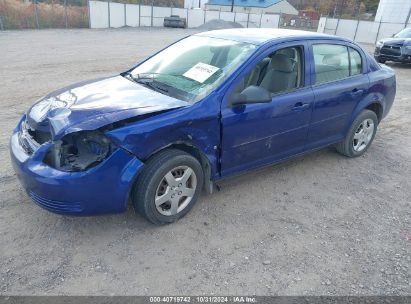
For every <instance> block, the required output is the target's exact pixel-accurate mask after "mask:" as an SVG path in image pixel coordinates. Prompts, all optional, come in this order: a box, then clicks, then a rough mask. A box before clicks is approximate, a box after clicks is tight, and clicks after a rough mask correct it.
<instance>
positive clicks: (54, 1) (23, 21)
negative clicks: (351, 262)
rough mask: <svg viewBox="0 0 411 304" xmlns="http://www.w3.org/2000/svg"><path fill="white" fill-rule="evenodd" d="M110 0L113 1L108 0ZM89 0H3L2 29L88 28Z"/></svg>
mask: <svg viewBox="0 0 411 304" xmlns="http://www.w3.org/2000/svg"><path fill="white" fill-rule="evenodd" d="M105 2H106V3H108V4H109V3H111V1H110V0H106V1H105ZM116 2H118V3H124V4H125V3H128V4H139V5H149V6H159V7H162V6H163V7H164V6H166V7H175V8H178V7H182V6H183V3H184V2H183V0H119V1H116ZM89 19H90V16H89V2H88V0H0V30H11V29H43V28H87V27H89V26H90V21H89Z"/></svg>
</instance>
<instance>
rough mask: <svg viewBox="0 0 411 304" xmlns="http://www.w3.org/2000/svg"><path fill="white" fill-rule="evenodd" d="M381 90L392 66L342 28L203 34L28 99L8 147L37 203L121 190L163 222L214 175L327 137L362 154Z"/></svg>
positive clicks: (98, 203) (75, 205) (115, 203)
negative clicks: (336, 32) (114, 71)
mask: <svg viewBox="0 0 411 304" xmlns="http://www.w3.org/2000/svg"><path fill="white" fill-rule="evenodd" d="M395 92H396V80H395V75H394V72H393V70H392V69H391V68H389V67H387V66H380V65H379V64H378V63H377V62H375V60H374V58H372V57H371V56H370V55H368V54H367V52H365V51H364V50H363V49H362V48H361V47H360V46H358V45H357V44H356V43H354V42H352V41H350V40H347V39H345V38H340V37H335V36H329V35H324V34H317V33H310V32H302V31H292V30H280V29H230V30H218V31H211V32H204V33H199V34H196V35H193V36H189V37H187V38H184V39H182V40H180V41H178V42H176V43H174V44H172V45H170V46H169V47H167V48H165V49H164V50H162V51H160V52H158V53H157V54H155V55H153V56H151V57H149V58H148V59H146V60H144V61H143V62H141V63H139V64H138V65H137V66H135V67H133V68H131V69H130V70H128V71H126V72H124V73H121V74H120V75H116V76H112V77H107V78H104V79H98V80H94V81H87V82H82V83H78V84H74V85H71V86H69V87H67V88H64V89H60V90H57V91H55V92H53V93H50V94H48V95H46V96H45V97H44V98H41V99H40V100H39V101H38V102H37V103H35V104H34V105H33V106H32V107H31V108H30V109H29V110H28V111H27V113H26V114H24V115H23V117H22V118H21V121H20V122H19V123H18V125H17V127H16V129H15V130H14V132H13V135H12V137H11V144H10V149H11V158H12V162H13V166H14V169H15V171H16V173H17V175H18V177H19V179H20V181H21V182H22V184H23V186H24V188H25V189H26V190H27V193H28V195H29V196H30V197H31V199H32V200H33V201H34V202H35V203H37V204H38V205H40V206H41V207H43V208H45V209H47V210H50V211H52V212H56V213H62V214H71V215H94V214H101V213H113V212H120V211H124V210H126V206H127V203H128V202H129V200H131V201H132V203H133V205H134V207H135V209H136V210H137V211H138V212H139V213H140V214H141V215H143V216H144V217H145V218H146V219H148V220H149V221H151V222H153V223H155V224H165V223H170V222H173V221H175V220H177V219H179V218H181V217H182V216H184V215H185V214H186V213H187V212H188V211H189V210H190V209H191V208H192V207H193V205H194V203H195V202H196V200H197V198H198V196H199V195H200V193H201V191H202V190H205V191H206V192H212V190H213V185H214V183H216V182H218V181H219V180H221V179H223V178H225V177H228V176H232V175H235V174H238V173H241V172H245V171H249V170H252V169H255V168H258V167H261V166H264V165H269V164H272V163H276V162H279V161H282V160H285V159H289V158H291V157H293V156H296V155H300V154H302V153H306V152H309V151H313V150H317V149H320V148H323V147H327V146H330V145H335V147H336V149H337V151H339V152H340V153H341V154H343V155H345V156H348V157H357V156H360V155H362V154H363V153H364V152H365V151H366V150H367V149H368V147H369V146H370V144H371V143H372V141H373V139H374V136H375V134H376V131H377V126H378V124H379V123H380V122H381V120H382V119H383V118H384V117H385V116H386V115H387V114H388V112H389V110H390V108H391V106H392V104H393V101H394V97H395ZM356 165H358V164H356ZM253 203H255V202H253ZM256 206H258V204H257V205H256Z"/></svg>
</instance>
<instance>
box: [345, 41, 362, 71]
mask: <svg viewBox="0 0 411 304" xmlns="http://www.w3.org/2000/svg"><path fill="white" fill-rule="evenodd" d="M348 49H349V50H350V60H351V73H350V75H351V76H353V75H358V74H361V73H362V59H361V55H360V53H358V51H356V50H354V49H353V48H348Z"/></svg>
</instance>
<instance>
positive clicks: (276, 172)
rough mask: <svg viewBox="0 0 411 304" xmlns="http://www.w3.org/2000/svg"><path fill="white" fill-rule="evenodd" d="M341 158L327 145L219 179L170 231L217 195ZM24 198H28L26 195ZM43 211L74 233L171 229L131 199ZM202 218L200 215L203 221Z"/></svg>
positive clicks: (194, 218) (193, 222)
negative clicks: (115, 209)
mask: <svg viewBox="0 0 411 304" xmlns="http://www.w3.org/2000/svg"><path fill="white" fill-rule="evenodd" d="M341 158H342V156H341V155H339V154H338V153H336V152H335V149H334V148H332V147H329V148H325V149H322V150H319V151H315V152H311V153H307V154H304V155H301V156H297V157H294V158H291V159H289V160H286V161H282V162H279V163H277V164H271V165H267V166H265V167H261V168H258V169H253V170H250V171H248V172H245V173H243V174H240V175H236V176H233V177H228V178H226V179H223V180H221V181H219V182H218V186H219V187H220V190H216V193H214V194H211V195H206V194H203V195H202V196H200V198H199V202H198V203H197V204H196V205H195V206H194V208H193V210H191V212H189V213H188V215H187V216H186V217H184V218H182V219H181V220H179V221H178V222H176V223H173V224H171V226H172V227H173V228H172V230H180V229H182V227H187V226H197V225H200V224H201V223H202V222H203V220H204V218H203V217H204V214H202V211H201V209H204V208H206V209H208V208H209V207H210V205H209V204H211V203H215V204H219V198H220V199H221V198H224V199H227V197H226V195H228V199H230V198H231V196H230V195H231V194H233V193H241V191H242V190H243V189H250V188H255V187H258V186H259V185H264V184H265V185H266V186H267V187H270V186H271V185H273V184H276V183H281V182H284V180H283V179H284V176H283V175H284V174H283V173H284V172H287V171H289V170H291V169H296V170H299V167H301V170H303V168H304V170H307V168H313V167H318V165H317V164H318V162H321V161H323V160H324V159H326V161H328V162H330V161H331V162H335V163H336V165H338V160H339V159H341ZM310 182H311V181H310ZM27 200H29V199H28V198H27ZM30 203H31V202H30ZM213 210H214V211H213ZM209 212H216V209H213V208H211V210H209ZM46 213H47V214H48V216H47V217H48V219H50V220H51V218H54V217H58V221H59V222H60V224H61V226H62V227H65V228H64V229H67V228H68V229H70V230H72V231H73V230H74V231H76V232H87V234H88V235H90V234H91V235H93V236H96V237H97V236H101V235H105V234H115V235H118V234H120V233H121V231H123V232H124V231H127V230H130V229H131V230H133V234H134V233H141V234H152V233H156V232H159V233H162V231H165V229H167V230H169V229H170V225H163V226H156V225H154V224H152V223H150V222H148V221H147V220H146V219H145V218H143V217H142V216H140V215H139V214H137V213H136V212H135V211H134V208H133V207H132V204H131V202H129V204H128V207H127V210H126V211H125V212H123V213H119V214H113V215H98V216H82V217H75V216H66V215H55V214H52V213H49V212H48V211H45V210H44V214H46ZM210 215H211V214H210ZM212 216H213V217H221V216H225V214H224V213H220V212H218V214H213V215H212ZM199 217H200V218H199ZM201 218H203V220H202V219H201ZM220 220H223V219H220ZM64 229H63V230H64Z"/></svg>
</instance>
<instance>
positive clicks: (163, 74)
mask: <svg viewBox="0 0 411 304" xmlns="http://www.w3.org/2000/svg"><path fill="white" fill-rule="evenodd" d="M256 48H257V47H256V46H255V45H253V44H249V43H243V42H238V41H233V40H227V39H217V38H211V37H204V36H190V37H188V38H185V39H183V40H181V41H179V42H177V43H175V44H173V45H171V46H170V47H168V48H166V49H165V50H163V51H161V52H160V53H158V54H157V55H155V56H153V57H152V58H150V59H148V60H147V61H145V62H143V63H142V64H141V65H139V66H137V67H136V68H135V69H134V70H132V71H131V72H130V73H129V74H126V75H128V76H130V77H131V78H132V79H133V80H134V81H136V82H139V83H142V84H145V85H147V86H148V87H150V88H151V89H154V90H158V91H159V92H161V93H163V94H166V95H169V96H172V97H175V98H178V99H182V100H185V101H188V102H196V101H199V100H200V99H202V98H204V97H205V96H207V95H208V94H209V93H211V91H213V90H214V89H216V88H217V87H218V86H219V85H220V84H221V83H222V82H223V81H224V80H225V79H227V77H228V76H230V75H231V74H232V73H233V72H234V71H235V70H236V69H237V68H238V67H239V66H240V65H241V64H242V63H243V62H244V61H245V60H247V58H249V57H250V55H251V54H252V53H253V52H254V51H255V49H256Z"/></svg>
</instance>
